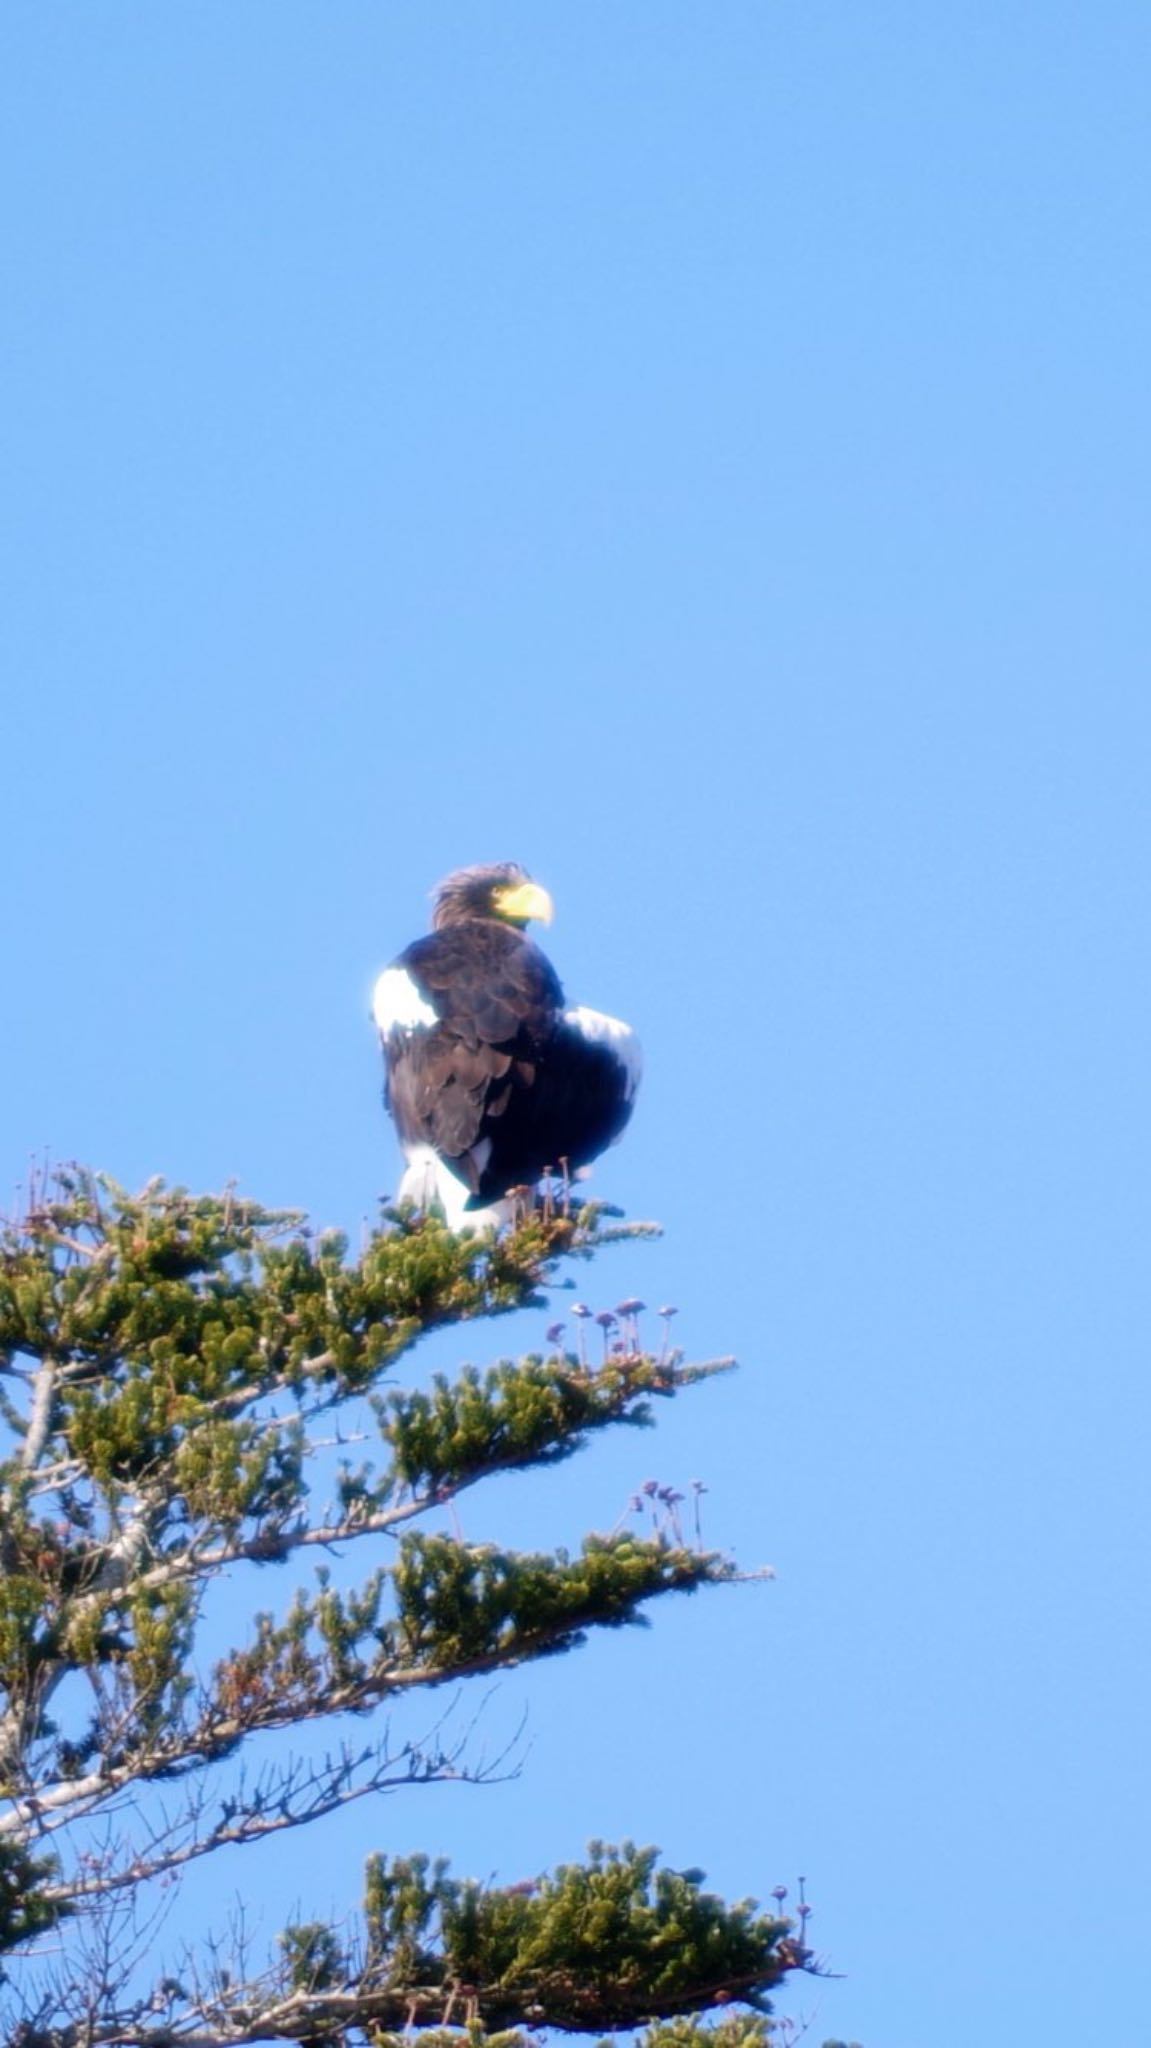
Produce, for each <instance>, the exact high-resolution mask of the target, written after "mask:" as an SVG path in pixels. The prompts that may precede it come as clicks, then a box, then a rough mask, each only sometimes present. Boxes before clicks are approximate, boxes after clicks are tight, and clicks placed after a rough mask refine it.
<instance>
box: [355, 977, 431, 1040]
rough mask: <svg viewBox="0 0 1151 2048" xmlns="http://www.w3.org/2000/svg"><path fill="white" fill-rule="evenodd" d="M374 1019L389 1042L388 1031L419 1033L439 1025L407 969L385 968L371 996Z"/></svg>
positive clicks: (429, 1005)
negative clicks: (422, 1028)
mask: <svg viewBox="0 0 1151 2048" xmlns="http://www.w3.org/2000/svg"><path fill="white" fill-rule="evenodd" d="M372 1015H373V1017H374V1018H375V1020H376V1023H377V1025H378V1027H379V1029H380V1031H381V1032H382V1033H383V1035H384V1037H385V1038H386V1037H387V1035H388V1032H389V1031H416V1030H418V1029H419V1027H420V1026H421V1025H423V1026H424V1027H425V1028H427V1027H430V1026H431V1025H433V1024H438V1023H439V1018H438V1017H437V1016H436V1013H435V1011H434V1010H433V1008H432V1006H431V1004H430V1003H429V1002H428V1000H427V998H426V997H425V996H422V995H421V994H420V992H419V989H418V988H417V987H416V984H415V982H414V981H413V980H412V977H411V975H410V974H409V973H408V970H407V968H406V967H385V969H384V971H383V973H382V974H381V976H380V978H379V980H378V981H377V983H376V986H375V991H374V993H373V995H372Z"/></svg>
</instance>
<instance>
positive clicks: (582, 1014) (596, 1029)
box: [564, 1003, 643, 1102]
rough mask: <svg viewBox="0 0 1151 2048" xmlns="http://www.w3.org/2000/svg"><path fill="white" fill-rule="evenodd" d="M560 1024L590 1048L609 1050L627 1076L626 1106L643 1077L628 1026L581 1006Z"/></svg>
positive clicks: (640, 1058)
mask: <svg viewBox="0 0 1151 2048" xmlns="http://www.w3.org/2000/svg"><path fill="white" fill-rule="evenodd" d="M564 1023H565V1024H570V1025H571V1026H572V1028H573V1029H574V1030H576V1031H578V1032H579V1033H580V1035H581V1036H582V1037H583V1038H586V1039H588V1040H589V1041H590V1042H591V1043H592V1044H593V1045H606V1046H609V1047H610V1049H611V1051H612V1052H614V1054H615V1056H616V1058H617V1059H618V1061H619V1063H620V1065H621V1066H622V1067H623V1069H624V1072H625V1074H626V1076H627V1100H628V1101H629V1102H630V1101H631V1099H632V1096H633V1095H634V1094H635V1091H636V1089H637V1088H638V1087H639V1084H640V1079H641V1077H642V1075H643V1048H642V1046H641V1045H640V1042H639V1039H638V1038H637V1037H636V1035H635V1032H634V1031H633V1030H632V1028H631V1025H630V1024H622V1023H621V1022H620V1020H619V1018H618V1017H607V1016H605V1015H604V1013H603V1011H602V1010H589V1009H588V1008H587V1007H586V1005H585V1004H583V1003H580V1004H578V1005H577V1006H576V1007H575V1008H574V1009H571V1010H565V1011H564Z"/></svg>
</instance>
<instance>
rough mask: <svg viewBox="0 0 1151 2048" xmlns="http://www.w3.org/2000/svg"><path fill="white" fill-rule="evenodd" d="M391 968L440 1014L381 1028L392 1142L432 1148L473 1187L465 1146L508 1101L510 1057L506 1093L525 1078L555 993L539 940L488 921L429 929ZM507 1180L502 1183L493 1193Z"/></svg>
mask: <svg viewBox="0 0 1151 2048" xmlns="http://www.w3.org/2000/svg"><path fill="white" fill-rule="evenodd" d="M395 965H396V966H397V967H399V968H403V969H404V970H405V971H406V972H407V973H408V974H409V975H410V976H411V979H412V980H413V981H414V982H415V984H416V987H417V988H418V989H419V991H420V993H421V995H423V996H424V997H425V999H426V1000H427V1001H428V1002H429V1003H430V1004H431V1007H432V1009H433V1010H434V1011H435V1013H436V1016H437V1018H438V1020H439V1021H438V1023H436V1024H434V1025H430V1026H425V1027H423V1028H417V1029H416V1030H413V1031H405V1032H398V1031H397V1032H391V1033H389V1036H388V1042H387V1046H386V1053H387V1098H388V1105H389V1108H390V1109H391V1111H392V1114H393V1115H394V1117H395V1119H396V1125H397V1128H398V1130H399V1133H400V1137H401V1139H402V1140H403V1141H404V1142H405V1143H406V1144H412V1143H423V1144H429V1145H431V1146H433V1147H434V1149H435V1151H437V1152H438V1153H441V1154H442V1155H443V1156H444V1157H446V1158H448V1159H450V1160H451V1161H452V1163H453V1165H454V1166H455V1168H456V1171H457V1172H458V1173H459V1174H460V1175H461V1177H462V1178H463V1179H465V1180H466V1181H467V1183H468V1185H469V1187H470V1188H471V1190H472V1193H473V1194H474V1193H476V1192H477V1191H478V1188H479V1181H480V1172H479V1167H478V1166H477V1164H476V1162H475V1161H474V1160H473V1159H472V1158H471V1157H470V1154H471V1152H472V1149H473V1147H475V1146H477V1145H478V1144H479V1143H480V1142H481V1140H482V1139H483V1138H484V1137H485V1136H486V1135H488V1130H489V1126H490V1125H491V1124H492V1123H493V1122H499V1121H502V1119H503V1118H504V1117H505V1115H506V1112H507V1111H508V1109H509V1106H510V1105H511V1103H512V1100H513V1084H512V1081H511V1079H509V1076H510V1073H511V1069H512V1066H513V1063H514V1066H515V1092H516V1093H519V1092H520V1091H521V1090H522V1089H523V1088H524V1087H529V1088H530V1087H531V1086H532V1085H533V1084H534V1081H535V1077H536V1071H537V1067H538V1062H539V1059H540V1055H541V1054H542V1053H543V1051H544V1050H545V1048H546V1047H547V1045H548V1043H549V1041H550V1039H551V1037H552V1035H553V1033H554V1031H555V1028H556V1023H557V1019H558V1016H559V1013H560V1010H561V1008H562V1004H563V990H562V988H561V986H560V983H559V980H558V977H557V975H556V973H555V970H554V968H553V967H552V966H551V964H550V962H549V961H548V960H547V959H546V958H545V956H544V955H543V954H542V953H541V952H540V950H539V948H538V946H534V945H533V944H532V942H531V940H530V939H527V938H525V937H524V936H523V934H522V933H521V932H517V931H515V930H514V929H513V928H512V927H511V926H509V925H501V924H496V923H494V922H493V923H486V922H485V923H481V922H479V921H478V920H474V921H470V922H468V923H463V924H459V925H455V926H448V927H446V928H445V929H444V930H443V931H439V932H433V933H432V934H431V935H430V936H429V937H428V938H425V939H417V940H416V942H415V944H414V945H412V946H409V947H408V949H407V951H406V952H404V953H401V955H400V957H399V959H398V960H397V961H396V962H395ZM502 1149H503V1146H502V1133H501V1151H502ZM509 1185H511V1183H510V1182H509V1181H505V1182H504V1183H503V1186H502V1187H501V1189H500V1193H501V1194H502V1193H503V1192H504V1191H505V1190H506V1188H507V1187H508V1186H509Z"/></svg>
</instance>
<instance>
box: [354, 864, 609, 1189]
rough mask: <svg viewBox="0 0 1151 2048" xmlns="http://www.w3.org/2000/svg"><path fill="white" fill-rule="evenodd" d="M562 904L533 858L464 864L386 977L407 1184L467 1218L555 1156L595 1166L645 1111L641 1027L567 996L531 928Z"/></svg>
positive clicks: (388, 1055) (386, 1016)
mask: <svg viewBox="0 0 1151 2048" xmlns="http://www.w3.org/2000/svg"><path fill="white" fill-rule="evenodd" d="M550 913H551V904H550V900H549V899H548V897H547V895H546V892H545V891H543V890H541V889H539V888H537V887H536V885H535V884H534V883H533V882H532V881H531V879H530V877H529V876H527V875H526V874H525V872H524V870H523V869H522V868H519V867H517V866H515V865H514V864H512V863H504V864H502V865H501V866H499V867H492V868H466V869H463V870H461V871H460V872H459V873H458V874H455V875H451V876H449V877H448V879H447V881H446V882H444V883H442V884H441V885H440V888H439V889H438V891H437V892H436V903H435V912H434V917H433V925H434V929H433V931H432V932H431V933H429V935H428V936H427V937H426V938H423V939H417V940H416V941H415V943H414V944H413V945H411V946H409V947H407V949H406V950H405V951H404V952H403V953H401V954H400V956H399V958H398V959H397V960H396V961H394V962H393V964H392V966H391V967H390V968H388V969H387V970H386V971H385V973H384V974H382V975H381V976H380V979H379V982H378V983H377V985H376V999H375V1005H374V1008H375V1015H376V1020H377V1023H378V1025H379V1028H380V1035H381V1040H382V1044H383V1049H384V1056H385V1062H386V1081H385V1100H386V1102H387V1106H388V1108H389V1109H390V1111H391V1113H392V1116H393V1118H394V1119H395V1123H396V1128H397V1131H398V1133H399V1137H400V1141H401V1144H402V1145H403V1148H404V1152H405V1155H406V1157H407V1159H408V1173H406V1174H405V1176H404V1185H403V1186H402V1187H401V1194H411V1195H412V1196H413V1198H414V1199H417V1200H424V1201H426V1200H428V1199H431V1198H432V1197H436V1198H438V1199H439V1200H441V1201H442V1202H443V1203H444V1206H445V1209H446V1210H447V1212H448V1214H449V1219H450V1220H452V1221H453V1222H459V1221H463V1220H466V1212H468V1211H470V1212H473V1213H474V1212H477V1211H480V1210H483V1209H485V1208H489V1207H490V1205H492V1204H499V1203H501V1202H502V1199H503V1198H504V1197H505V1196H506V1195H507V1192H508V1190H509V1189H510V1188H513V1187H518V1186H522V1185H525V1184H527V1185H531V1184H534V1183H535V1182H536V1181H538V1180H539V1178H540V1176H541V1175H542V1173H543V1172H544V1170H545V1168H547V1167H552V1168H557V1169H558V1167H559V1166H560V1164H561V1162H563V1161H566V1162H567V1164H568V1166H569V1168H570V1169H571V1170H572V1171H575V1170H576V1169H578V1168H580V1167H583V1166H586V1165H588V1164H589V1163H590V1162H591V1160H592V1159H594V1158H595V1157H596V1156H597V1155H598V1153H600V1152H601V1151H602V1150H603V1149H604V1148H605V1146H607V1145H609V1144H611V1143H612V1142H613V1141H614V1140H615V1139H616V1138H617V1137H618V1136H619V1134H620V1132H621V1131H622V1129H623V1127H624V1125H625V1124H626V1122H627V1120H628V1117H629V1116H630V1114H631V1105H632V1099H633V1097H634V1093H635V1087H636V1084H637V1082H638V1078H639V1073H638V1047H637V1046H636V1044H635V1040H634V1037H633V1035H632V1033H631V1032H630V1031H628V1029H627V1027H626V1026H625V1025H621V1024H619V1023H617V1022H616V1020H615V1019H613V1018H607V1017H602V1016H600V1015H599V1014H598V1013H597V1012H594V1011H588V1010H567V1009H565V1007H564V995H563V989H562V987H561V985H560V982H559V979H558V976H557V975H556V973H555V970H554V968H553V967H552V966H551V963H550V961H549V960H548V959H547V958H546V956H545V955H544V954H543V953H542V952H541V951H540V948H539V947H538V946H536V945H535V944H534V943H533V941H532V940H531V939H529V938H527V937H526V935H525V932H524V926H525V925H526V923H527V921H528V919H529V918H530V917H544V918H547V917H550ZM417 1181H418V1182H419V1183H420V1184H421V1186H420V1188H417ZM480 1220H485V1219H482V1218H481V1219H480ZM486 1220H493V1219H492V1217H491V1216H490V1215H489V1217H488V1218H487V1219H486ZM494 1220H499V1218H498V1217H496V1218H495V1219H494Z"/></svg>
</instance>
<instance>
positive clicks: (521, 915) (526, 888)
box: [492, 882, 552, 924]
mask: <svg viewBox="0 0 1151 2048" xmlns="http://www.w3.org/2000/svg"><path fill="white" fill-rule="evenodd" d="M492 908H493V909H494V911H495V913H496V916H497V917H506V918H510V919H512V920H513V921H514V922H515V923H516V924H526V923H527V921H528V919H529V918H532V917H534V918H536V919H537V920H538V922H539V923H540V924H550V923H551V921H552V899H551V897H550V896H549V895H548V892H547V890H546V889H541V888H540V885H539V883H538V882H517V883H516V884H515V886H514V887H512V888H508V889H497V890H496V891H495V894H494V895H493V897H492Z"/></svg>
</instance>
